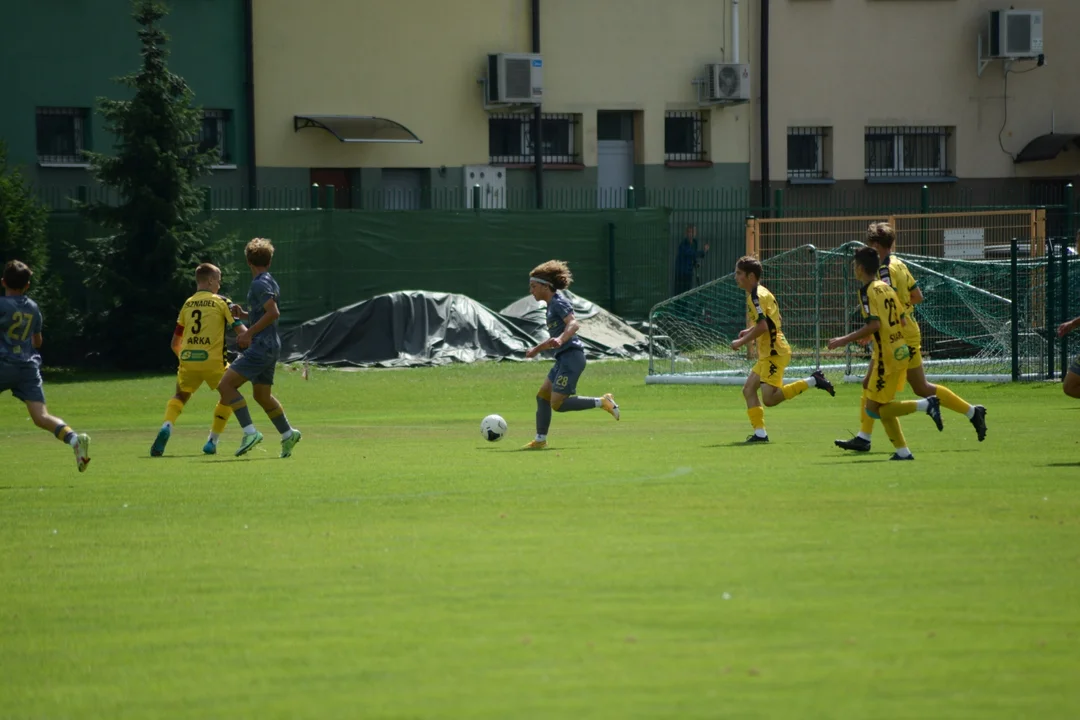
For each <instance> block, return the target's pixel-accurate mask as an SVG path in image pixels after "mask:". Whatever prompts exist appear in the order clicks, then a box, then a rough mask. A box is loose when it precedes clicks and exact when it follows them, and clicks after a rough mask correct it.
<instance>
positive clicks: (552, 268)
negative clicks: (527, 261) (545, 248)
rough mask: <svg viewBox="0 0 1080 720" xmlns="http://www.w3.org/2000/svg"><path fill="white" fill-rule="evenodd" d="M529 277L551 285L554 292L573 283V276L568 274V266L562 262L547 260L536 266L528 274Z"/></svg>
mask: <svg viewBox="0 0 1080 720" xmlns="http://www.w3.org/2000/svg"><path fill="white" fill-rule="evenodd" d="M529 277H534V278H540V279H541V280H546V281H548V282H549V283H551V287H553V288H555V289H556V290H565V289H566V288H568V287H570V283H572V282H574V276H573V274H571V272H570V266H569V265H567V264H566V263H565V262H563V261H562V260H548V261H547V262H546V263H543V264H541V265H537V266H536V267H534V268H533V271H532V272H531V273H529Z"/></svg>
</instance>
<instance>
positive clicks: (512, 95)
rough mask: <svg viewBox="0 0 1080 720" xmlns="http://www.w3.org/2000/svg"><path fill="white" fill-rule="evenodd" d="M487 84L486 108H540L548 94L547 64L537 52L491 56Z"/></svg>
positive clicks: (489, 57)
mask: <svg viewBox="0 0 1080 720" xmlns="http://www.w3.org/2000/svg"><path fill="white" fill-rule="evenodd" d="M485 85H486V86H487V87H486V88H485V90H484V92H485V93H486V95H485V97H484V104H485V105H488V106H500V105H503V106H505V105H539V104H540V101H541V100H542V99H543V95H544V61H543V59H541V57H540V55H539V54H537V53H499V54H493V55H488V66H487V78H486V82H485Z"/></svg>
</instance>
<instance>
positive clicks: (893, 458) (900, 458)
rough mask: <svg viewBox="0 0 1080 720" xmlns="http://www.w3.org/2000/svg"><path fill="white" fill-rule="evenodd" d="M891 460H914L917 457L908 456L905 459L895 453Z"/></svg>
mask: <svg viewBox="0 0 1080 720" xmlns="http://www.w3.org/2000/svg"><path fill="white" fill-rule="evenodd" d="M889 459H890V460H914V459H915V456H914V455H907V456H905V457H901V456H900V453H893V454H892V457H891V458H889Z"/></svg>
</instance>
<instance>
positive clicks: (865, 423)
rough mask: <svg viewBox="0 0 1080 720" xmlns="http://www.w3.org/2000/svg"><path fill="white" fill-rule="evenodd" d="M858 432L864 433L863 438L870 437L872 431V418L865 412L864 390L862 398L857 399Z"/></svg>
mask: <svg viewBox="0 0 1080 720" xmlns="http://www.w3.org/2000/svg"><path fill="white" fill-rule="evenodd" d="M859 432H861V433H864V434H865V435H866V438H865V439H867V440H868V439H870V435H871V434H872V433H873V432H874V418H872V417H870V416H869V415H867V414H866V391H865V390H864V391H863V396H862V399H861V400H860V401H859Z"/></svg>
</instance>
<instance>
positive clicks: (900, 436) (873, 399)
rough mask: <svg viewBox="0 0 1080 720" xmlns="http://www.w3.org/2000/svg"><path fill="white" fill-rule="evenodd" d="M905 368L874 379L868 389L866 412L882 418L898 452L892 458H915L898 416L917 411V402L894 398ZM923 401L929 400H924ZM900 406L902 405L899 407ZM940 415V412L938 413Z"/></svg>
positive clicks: (882, 423)
mask: <svg viewBox="0 0 1080 720" xmlns="http://www.w3.org/2000/svg"><path fill="white" fill-rule="evenodd" d="M904 372H905V368H903V367H901V368H899V369H897V370H895V371H894V372H892V373H889V374H886V375H883V376H882V377H881V378H880V381H879V380H874V381H872V384H871V385H870V386H869V387H868V388H867V391H866V412H867V413H868V414H869V415H870V416H871V417H873V418H877V419H880V420H881V425H882V426H883V427H884V428H885V432H886V433H887V434H888V436H889V440H890V441H891V442H892V444H893V447H894V448H896V452H895V453H893V456H892V457H891V458H890V459H891V460H913V459H914V456H913V455H912V454H911V450H909V449H908V446H907V439H906V438H905V437H904V431H903V430H902V429H901V428H900V421H899V420H898V418H899V417H900V416H903V415H909V414H911V413H913V412H915V407H914V405H915V403H914V402H913V401H908V402H907V403H898V402H895V401H894V400H893V398H894V397H895V395H896V389H897V388H898V387H899V380H900V378H902V377H903V376H904ZM921 402H928V401H926V400H923V401H921ZM898 406H900V407H898ZM938 415H939V416H940V412H939V413H938Z"/></svg>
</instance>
